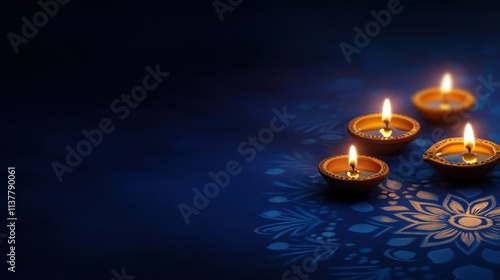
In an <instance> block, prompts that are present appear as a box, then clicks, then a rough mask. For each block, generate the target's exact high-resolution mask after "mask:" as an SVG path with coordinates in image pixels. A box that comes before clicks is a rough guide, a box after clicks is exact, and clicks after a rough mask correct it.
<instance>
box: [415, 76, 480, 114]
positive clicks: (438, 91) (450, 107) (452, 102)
mask: <svg viewBox="0 0 500 280" xmlns="http://www.w3.org/2000/svg"><path fill="white" fill-rule="evenodd" d="M412 103H413V105H414V106H415V108H417V110H418V111H419V112H420V113H421V114H422V115H424V117H425V118H427V119H428V120H430V121H433V122H441V123H446V122H453V120H455V119H456V116H459V117H462V116H463V115H464V114H465V113H466V112H468V111H469V110H470V109H472V107H474V105H475V104H476V98H475V97H474V95H472V94H471V93H470V92H468V91H466V90H463V89H458V88H453V81H452V78H451V75H450V74H449V73H446V74H445V75H444V77H443V80H442V82H441V88H428V89H424V90H422V91H420V92H418V93H416V94H415V95H414V96H413V98H412Z"/></svg>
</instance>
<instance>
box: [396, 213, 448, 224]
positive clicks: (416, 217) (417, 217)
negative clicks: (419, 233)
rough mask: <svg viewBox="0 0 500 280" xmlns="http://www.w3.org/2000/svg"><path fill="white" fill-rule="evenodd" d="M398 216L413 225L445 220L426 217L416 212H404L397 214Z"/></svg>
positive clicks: (430, 216)
mask: <svg viewBox="0 0 500 280" xmlns="http://www.w3.org/2000/svg"><path fill="white" fill-rule="evenodd" d="M395 215H396V216H398V217H400V218H401V219H403V220H406V221H409V222H412V223H422V222H436V223H437V222H442V221H443V219H440V218H439V217H437V216H432V215H426V214H421V213H415V212H403V213H397V214H395Z"/></svg>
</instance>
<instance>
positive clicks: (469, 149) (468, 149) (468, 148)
mask: <svg viewBox="0 0 500 280" xmlns="http://www.w3.org/2000/svg"><path fill="white" fill-rule="evenodd" d="M465 147H466V148H467V151H469V154H470V153H471V148H470V146H465Z"/></svg>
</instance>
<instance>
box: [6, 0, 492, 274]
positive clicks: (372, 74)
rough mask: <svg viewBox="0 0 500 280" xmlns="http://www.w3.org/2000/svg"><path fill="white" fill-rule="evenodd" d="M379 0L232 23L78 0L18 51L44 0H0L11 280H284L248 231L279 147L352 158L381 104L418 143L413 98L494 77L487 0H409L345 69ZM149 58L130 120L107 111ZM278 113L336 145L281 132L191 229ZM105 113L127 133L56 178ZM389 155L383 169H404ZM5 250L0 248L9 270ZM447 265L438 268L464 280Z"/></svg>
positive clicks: (200, 14)
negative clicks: (343, 45)
mask: <svg viewBox="0 0 500 280" xmlns="http://www.w3.org/2000/svg"><path fill="white" fill-rule="evenodd" d="M386 4H387V1H314V3H313V2H307V1H243V3H242V4H241V5H239V6H238V7H236V8H235V10H234V11H233V12H231V13H226V14H225V15H224V16H225V20H224V21H223V22H221V21H220V20H219V17H218V16H217V13H216V12H215V10H214V8H213V6H212V4H211V2H210V1H196V2H191V1H171V2H164V1H128V2H124V1H106V2H105V3H100V2H97V1H94V2H90V1H78V0H73V1H71V2H70V3H69V4H67V5H65V6H62V7H61V11H60V12H59V14H58V15H57V16H56V17H55V18H53V19H51V20H50V22H49V24H48V25H47V26H46V27H44V28H41V29H40V31H39V34H38V35H37V36H36V37H35V38H33V39H31V40H30V42H29V43H28V44H27V45H21V46H20V52H19V54H14V52H13V50H12V48H11V46H10V44H9V42H8V39H7V36H6V34H7V33H8V32H15V33H19V31H20V28H21V25H22V22H21V21H20V18H21V17H22V16H27V17H31V16H32V15H33V13H34V12H36V11H37V10H38V9H39V7H38V5H37V4H36V1H22V2H19V1H10V0H8V1H7V0H6V1H4V2H3V3H2V7H1V8H0V11H1V12H0V14H1V17H0V18H1V21H2V22H1V29H2V34H3V36H4V37H2V38H3V39H2V40H1V57H0V86H1V92H2V101H1V102H0V117H1V119H2V120H3V122H2V128H3V129H2V131H3V133H2V136H3V143H2V147H1V157H0V160H1V166H2V168H6V167H7V166H16V170H17V176H18V181H17V192H16V198H17V213H18V218H19V221H18V226H17V242H18V246H17V254H18V257H17V270H18V272H17V273H16V274H15V275H12V274H7V275H8V277H9V278H7V279H111V278H112V274H111V272H110V271H111V270H112V269H116V270H120V269H121V268H122V267H126V269H127V272H128V273H129V274H131V275H135V276H136V279H137V280H140V279H279V278H281V275H282V274H283V272H284V271H285V270H286V269H288V268H286V267H284V266H283V262H282V261H281V260H280V259H276V258H275V254H274V253H273V252H270V251H269V250H268V249H266V247H267V246H268V245H269V240H268V239H267V238H265V237H263V236H260V235H257V234H255V233H254V229H256V228H258V227H259V226H261V225H263V224H265V221H263V219H262V218H261V217H260V216H259V214H260V213H262V212H264V211H266V210H268V209H269V206H268V205H269V203H268V197H267V196H265V195H263V193H265V192H267V191H269V190H270V189H271V188H272V181H273V180H276V179H274V178H270V177H269V176H268V175H266V173H265V172H266V171H267V170H269V169H272V168H273V164H272V162H273V160H275V159H276V155H277V154H286V153H291V152H292V151H305V150H307V151H308V152H310V153H311V154H312V158H311V160H310V161H309V167H311V168H312V170H314V169H315V168H316V164H317V162H319V160H321V159H322V158H324V157H326V156H329V155H330V154H329V153H331V154H334V153H344V151H346V150H347V147H348V145H349V144H350V143H349V141H350V139H349V137H348V136H347V133H346V132H345V127H344V125H345V124H347V122H348V121H349V120H350V119H351V118H353V117H355V116H357V115H361V114H364V113H369V112H376V111H377V110H379V107H380V106H379V103H380V104H381V102H382V101H381V100H382V98H383V97H385V96H390V97H391V100H392V101H393V104H394V106H395V109H394V111H395V112H400V113H405V114H409V115H411V116H413V117H415V118H417V119H418V120H419V121H421V122H422V125H423V126H424V127H425V126H427V127H426V128H425V129H424V130H423V132H422V135H421V138H420V139H423V140H426V139H429V136H430V131H431V130H432V128H433V127H432V126H430V124H428V123H426V122H425V121H424V120H423V119H422V118H421V117H420V116H419V115H418V114H417V112H416V110H415V109H413V108H412V107H411V104H410V101H409V100H410V98H411V95H412V94H413V93H414V92H416V91H417V90H419V89H421V88H424V87H428V86H433V85H436V84H437V83H439V80H440V77H441V75H442V73H443V72H445V71H452V72H453V73H454V74H455V75H456V77H457V81H456V84H457V85H458V86H460V87H464V88H467V89H469V90H471V91H473V90H474V88H475V86H476V85H477V84H478V83H477V80H476V77H477V76H479V75H484V76H487V75H488V74H493V77H494V79H495V77H497V79H500V75H499V74H498V73H499V70H500V69H499V64H498V59H499V58H500V54H499V52H498V47H499V41H500V37H499V36H498V31H499V30H498V26H500V25H499V24H500V17H498V11H499V7H498V4H492V3H491V2H490V1H474V2H471V1H439V3H435V2H433V1H417V0H414V1H402V5H403V7H404V11H403V12H402V13H401V14H400V15H396V16H393V18H392V21H391V23H390V25H389V26H388V27H387V28H384V29H382V31H381V33H380V35H379V36H378V37H376V38H374V39H373V40H372V42H371V43H370V45H369V46H368V47H366V48H365V49H363V51H362V53H361V54H359V55H354V56H353V62H352V63H351V64H348V63H347V62H346V61H345V59H344V57H343V55H342V53H341V51H340V49H339V46H338V45H339V43H340V42H341V41H346V42H348V43H352V39H353V36H354V31H353V27H355V26H364V24H365V23H366V22H368V21H369V20H371V16H370V14H369V12H370V10H377V11H378V10H380V9H382V8H385V7H386ZM156 64H160V65H161V69H162V70H164V71H168V72H170V73H171V75H170V77H168V78H167V79H166V80H165V82H163V83H162V84H161V85H160V87H159V88H158V89H156V90H155V91H154V92H151V93H149V95H148V97H147V99H146V100H145V101H144V102H142V103H140V105H139V107H138V108H137V109H135V110H132V111H131V114H130V116H129V117H128V118H127V119H126V120H124V121H119V120H118V119H117V118H116V115H114V114H113V113H112V112H111V111H110V109H109V105H110V103H111V102H112V101H113V100H114V99H116V98H118V97H119V96H120V94H122V93H128V92H130V90H131V88H132V87H133V86H135V85H137V84H139V83H140V82H141V81H142V77H143V76H144V75H145V74H146V72H145V70H144V68H145V67H146V66H147V65H151V66H154V65H156ZM496 101H498V98H497V97H496V93H494V94H493V96H492V98H491V99H490V100H489V101H488V102H487V103H482V104H481V106H483V107H482V108H484V110H479V111H478V112H476V114H475V115H474V119H475V121H474V124H475V125H474V127H475V129H476V131H477V134H478V136H480V137H483V138H489V139H490V140H497V141H500V134H496V133H495V130H496V129H497V126H496V124H495V119H494V118H495V117H498V114H497V113H496V110H497V109H498V107H495V102H496ZM325 104H326V105H327V106H328V107H321V106H322V105H325ZM336 105H342V106H341V107H342V108H336V107H335V106H336ZM283 106H287V107H288V108H289V111H290V112H292V113H296V114H297V115H298V118H297V121H299V122H300V121H303V122H306V123H307V125H311V124H313V123H314V122H313V121H311V120H310V119H304V118H305V117H304V116H309V115H312V116H313V117H312V119H313V120H314V119H322V117H321V115H318V114H317V113H318V112H319V113H322V112H326V113H331V119H333V120H335V122H337V123H338V124H337V125H335V131H336V132H337V133H338V134H339V135H340V136H339V139H329V140H328V139H327V140H328V141H326V143H323V144H320V143H318V144H317V145H316V144H315V145H308V146H306V147H305V146H304V145H303V144H304V142H303V141H302V140H303V139H302V138H300V137H303V136H301V135H298V133H299V132H300V131H299V132H298V130H296V129H292V128H291V127H290V128H288V127H287V129H286V130H285V131H284V132H282V133H280V134H277V135H276V136H275V140H274V141H273V142H272V143H271V144H270V145H269V146H268V147H266V149H265V150H264V151H262V152H260V153H259V154H258V155H257V158H256V159H255V161H253V162H251V163H248V164H245V165H243V166H242V167H243V171H242V173H241V175H238V176H236V177H233V178H232V179H231V184H230V185H229V186H228V187H227V188H226V189H223V190H221V193H220V195H219V196H218V197H217V198H215V199H213V200H212V201H211V202H210V205H209V206H208V207H207V208H206V209H205V210H203V211H202V213H201V214H200V215H199V216H193V217H192V223H191V224H190V225H189V226H186V225H185V224H184V221H183V218H182V216H181V215H180V213H179V210H178V208H177V207H178V204H179V203H181V202H184V203H188V202H190V201H191V198H192V195H193V194H192V191H191V189H192V188H194V187H197V188H202V187H203V185H204V184H205V183H207V182H208V181H209V180H210V177H209V176H208V173H209V172H210V171H218V170H222V169H223V168H224V166H225V164H226V162H227V161H229V160H232V159H236V160H238V161H240V162H244V157H242V156H240V155H239V154H238V152H237V150H236V148H237V146H238V144H239V143H240V142H241V141H244V140H245V139H246V138H247V137H248V136H249V135H255V134H256V133H257V132H258V131H259V130H260V129H261V128H263V127H265V126H266V125H267V124H268V122H269V120H270V118H271V117H272V111H271V110H272V109H273V108H275V107H276V108H282V107H283ZM104 117H110V118H112V119H113V120H114V122H115V124H116V130H115V131H114V132H113V133H111V134H109V135H105V137H104V140H103V143H102V144H101V145H100V146H98V147H95V148H94V151H93V152H92V154H91V155H90V156H88V157H85V158H84V160H83V162H82V164H81V165H80V166H78V167H77V168H75V170H74V171H73V173H71V174H66V175H65V176H64V181H63V182H62V183H59V182H58V180H57V178H56V176H55V174H54V172H53V170H52V168H51V163H52V162H53V161H59V162H63V161H64V156H65V154H66V151H65V149H64V148H65V146H66V145H70V146H73V147H74V146H75V145H76V143H78V141H80V140H82V139H83V136H82V134H81V133H80V131H81V130H82V129H92V128H96V127H97V124H98V122H99V120H100V119H102V118H104ZM324 118H326V119H329V118H330V115H328V116H327V117H324ZM482 118H490V120H489V121H485V120H483V119H482ZM295 128H296V126H295ZM445 129H446V130H447V131H448V133H449V134H450V136H459V135H460V133H461V132H460V129H458V130H456V129H453V128H450V127H448V128H445ZM495 138H496V139H495ZM301 141H302V142H301ZM410 151H411V147H409V148H407V149H406V150H404V151H403V153H404V154H409V153H410ZM396 159H397V156H392V157H389V158H387V159H386V160H387V161H388V163H389V164H390V166H391V169H393V170H394V171H395V170H397V164H398V161H397V160H396ZM308 172H310V170H308V171H307V172H305V171H304V172H302V171H301V170H300V169H294V168H293V167H291V168H290V169H288V170H286V173H285V175H284V176H286V177H290V178H293V179H294V180H297V181H305V180H306V179H305V178H307V176H309V173H308ZM314 172H315V171H314ZM395 172H396V171H395ZM315 173H317V172H315ZM396 174H397V173H396ZM5 176H6V175H5ZM434 176H437V177H438V178H440V176H439V174H434ZM493 184H494V183H492V182H491V181H490V182H487V183H486V185H493ZM436 191H437V192H441V193H444V192H446V191H442V190H436ZM5 192H6V189H5ZM5 192H4V191H2V192H1V196H0V197H2V199H1V200H2V201H5V200H6V197H5ZM492 192H493V191H492ZM3 205H5V208H6V204H3ZM326 205H329V206H332V207H337V208H339V209H343V208H347V207H349V205H350V204H349V202H339V201H337V200H333V201H329V202H327V204H326ZM3 207H4V206H2V208H3ZM5 208H4V209H5ZM5 212H6V211H4V210H2V211H1V212H0V213H5ZM0 217H1V218H2V220H3V221H2V222H1V224H2V225H4V224H5V220H4V217H5V216H4V215H3V214H2V215H1V216H0ZM2 227H3V226H2ZM2 232H4V233H5V232H6V229H5V228H4V229H0V233H2ZM374 242H376V240H375V241H374ZM6 245H7V244H6V242H5V239H3V240H2V242H1V244H0V248H1V250H0V252H1V256H2V257H0V261H1V262H2V263H3V264H2V269H1V270H2V272H1V273H3V272H4V271H5V270H6V265H5V262H4V260H5V253H6V249H7V248H6ZM332 258H333V257H332ZM332 262H333V263H335V259H334V260H332ZM477 263H481V261H480V260H479V259H478V262H477ZM446 269H447V268H446ZM446 269H443V271H439V269H438V270H436V271H433V273H434V274H435V275H437V277H438V278H440V277H441V278H444V277H448V278H451V277H453V276H452V274H451V272H450V271H446ZM320 270H321V269H320ZM497 273H498V271H497ZM326 275H328V272H327V271H326V270H321V271H319V272H317V274H315V275H314V277H313V278H317V279H324V278H326ZM393 276H394V275H393ZM16 277H17V278H16ZM417 277H418V276H417ZM441 278H440V279H441Z"/></svg>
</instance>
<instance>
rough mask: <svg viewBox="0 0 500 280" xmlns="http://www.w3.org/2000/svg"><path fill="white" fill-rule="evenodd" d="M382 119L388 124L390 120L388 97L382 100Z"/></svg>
mask: <svg viewBox="0 0 500 280" xmlns="http://www.w3.org/2000/svg"><path fill="white" fill-rule="evenodd" d="M382 121H383V122H384V123H386V125H387V126H389V123H390V122H391V102H390V101H389V98H386V99H385V101H384V107H383V108H382Z"/></svg>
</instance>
